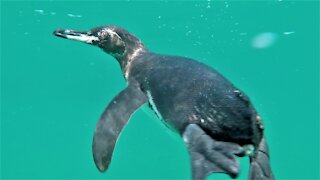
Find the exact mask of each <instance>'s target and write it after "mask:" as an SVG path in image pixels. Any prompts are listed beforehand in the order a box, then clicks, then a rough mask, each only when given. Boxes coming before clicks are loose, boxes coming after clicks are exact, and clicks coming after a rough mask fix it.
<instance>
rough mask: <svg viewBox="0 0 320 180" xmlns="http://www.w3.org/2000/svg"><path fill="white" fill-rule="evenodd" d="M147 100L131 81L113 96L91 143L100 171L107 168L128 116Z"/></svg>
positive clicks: (137, 86)
mask: <svg viewBox="0 0 320 180" xmlns="http://www.w3.org/2000/svg"><path fill="white" fill-rule="evenodd" d="M147 100H148V98H147V96H146V95H145V94H144V93H143V92H142V91H141V89H140V87H139V85H138V84H134V83H131V84H129V86H128V87H127V88H126V89H124V90H123V91H121V92H120V93H119V94H118V95H117V96H116V97H114V98H113V100H112V101H111V102H110V104H109V105H108V107H107V108H106V109H105V110H104V112H103V113H102V115H101V117H100V120H99V122H98V123H97V126H96V129H95V132H94V137H93V144H92V149H93V157H94V162H95V164H96V166H97V168H98V169H99V170H100V171H101V172H103V171H105V170H106V169H107V168H108V166H109V164H110V161H111V158H112V153H113V149H114V147H115V144H116V142H117V140H118V137H119V135H120V133H121V131H122V129H123V127H124V126H125V125H126V124H127V122H128V120H129V118H130V116H131V115H132V113H134V112H135V111H136V110H137V109H138V108H139V107H140V106H141V105H143V104H144V103H146V102H147Z"/></svg>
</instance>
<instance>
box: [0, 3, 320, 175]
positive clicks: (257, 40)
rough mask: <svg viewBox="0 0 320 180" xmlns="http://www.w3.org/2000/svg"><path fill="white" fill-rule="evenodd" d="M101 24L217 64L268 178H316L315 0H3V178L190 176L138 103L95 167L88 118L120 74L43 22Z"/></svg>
mask: <svg viewBox="0 0 320 180" xmlns="http://www.w3.org/2000/svg"><path fill="white" fill-rule="evenodd" d="M105 24H115V25H119V26H122V27H124V28H126V29H128V30H129V31H130V32H132V33H134V34H135V35H137V36H138V37H139V38H141V39H142V40H143V42H144V43H145V44H146V46H147V47H148V48H149V49H150V50H152V51H155V52H158V53H165V54H174V55H181V56H187V57H191V58H194V59H197V60H198V61H201V62H203V63H206V64H208V65H209V66H212V67H214V68H215V69H216V70H218V71H219V72H221V73H222V74H223V75H225V76H226V77H227V78H229V79H230V80H231V81H232V82H233V83H234V84H235V85H236V86H237V87H239V88H240V89H242V90H243V91H245V92H246V93H247V94H248V96H249V97H250V98H251V99H252V101H253V103H254V104H255V106H256V108H257V109H258V111H259V113H260V114H261V116H262V118H263V119H264V122H265V125H266V131H265V132H266V136H267V140H268V142H269V145H270V151H271V164H272V168H273V171H274V173H275V176H276V178H277V179H319V2H318V1H307V2H306V1H304V2H303V1H286V0H283V1H260V2H258V1H228V2H225V1H213V0H212V1H201V2H200V1H199V2H196V1H192V2H190V1H189V2H182V1H180V2H165V1H162V2H148V1H139V2H127V1H126V2H115V1H109V2H102V1H90V2H89V1H88V2H85V1H68V2H63V1H49V2H45V1H43V2H36V1H11V2H10V1H2V2H1V179H27V178H30V179H36V178H37V179H80V178H81V179H97V178H98V179H190V165H189V156H188V154H187V151H186V149H185V146H184V144H183V142H182V140H181V139H180V137H179V136H177V135H176V134H174V133H173V132H171V131H170V130H167V129H166V127H165V126H164V125H162V124H161V121H159V120H158V119H157V118H156V116H155V115H154V113H153V112H151V111H150V110H149V109H148V108H147V106H144V107H143V108H141V109H140V110H138V111H137V112H136V113H135V114H134V116H133V117H132V118H131V121H130V122H129V124H128V126H127V127H126V128H125V130H124V131H123V133H122V135H121V138H120V139H119V141H118V144H117V147H116V150H115V153H114V158H113V161H112V163H111V166H110V169H109V170H108V171H107V172H106V173H103V174H102V173H99V172H98V170H97V169H96V167H95V165H94V163H93V159H92V153H91V140H92V136H93V131H94V128H95V125H96V121H97V120H98V118H99V116H100V113H101V112H102V111H103V109H104V108H105V106H106V105H107V104H108V102H109V101H110V100H111V99H112V98H113V97H114V96H115V95H116V94H117V93H118V92H119V91H120V90H122V89H123V88H124V87H125V86H126V83H125V81H124V79H123V77H122V75H121V72H120V68H119V66H118V64H117V62H116V61H115V60H114V59H113V58H112V57H111V56H108V55H107V54H104V53H103V52H102V51H100V50H99V49H97V48H94V47H90V46H88V45H85V44H81V43H78V42H73V41H67V40H64V39H61V38H57V37H54V36H53V35H52V31H53V30H54V29H56V28H73V29H84V30H86V29H90V28H92V27H95V26H100V25H105ZM240 162H241V165H242V171H241V174H240V177H239V178H241V179H246V177H247V174H248V169H249V167H248V159H247V158H243V159H241V160H240ZM208 179H228V177H227V176H226V175H221V174H220V175H211V176H210V177H209V178H208Z"/></svg>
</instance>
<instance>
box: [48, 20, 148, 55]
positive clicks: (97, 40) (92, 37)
mask: <svg viewBox="0 0 320 180" xmlns="http://www.w3.org/2000/svg"><path fill="white" fill-rule="evenodd" d="M53 34H54V35H56V36H59V37H62V38H66V39H71V40H76V41H81V42H84V43H87V44H91V45H94V46H97V47H99V48H101V49H102V50H103V51H104V52H106V53H108V54H110V55H112V56H114V57H116V58H119V57H120V58H121V57H125V56H130V54H131V53H133V52H134V50H136V49H142V48H144V45H143V43H142V42H141V41H140V40H139V39H138V38H136V37H135V36H134V35H132V34H130V33H129V32H128V31H126V30H125V29H122V28H120V27H117V26H100V27H96V28H93V29H91V30H89V31H77V30H71V29H58V30H55V31H54V32H53Z"/></svg>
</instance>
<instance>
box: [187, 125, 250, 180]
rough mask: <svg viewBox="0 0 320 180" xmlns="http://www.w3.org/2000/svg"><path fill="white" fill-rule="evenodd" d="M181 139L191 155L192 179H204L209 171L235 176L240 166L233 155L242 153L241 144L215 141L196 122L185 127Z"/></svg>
mask: <svg viewBox="0 0 320 180" xmlns="http://www.w3.org/2000/svg"><path fill="white" fill-rule="evenodd" d="M183 140H184V142H185V143H186V145H187V148H188V151H189V154H190V156H191V161H192V163H191V167H192V179H193V180H204V179H205V178H206V176H207V175H209V174H210V173H226V174H228V175H229V176H231V177H232V178H235V177H237V175H238V173H239V171H240V167H239V162H238V160H237V159H236V156H235V155H243V153H244V150H243V148H242V147H241V146H239V145H238V144H235V143H231V142H222V141H216V140H214V139H213V138H212V137H211V136H209V135H207V134H206V133H205V132H204V131H203V130H202V129H201V128H200V127H199V126H198V125H196V124H189V125H188V126H187V127H186V129H185V131H184V133H183Z"/></svg>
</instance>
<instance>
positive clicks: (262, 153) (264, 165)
mask: <svg viewBox="0 0 320 180" xmlns="http://www.w3.org/2000/svg"><path fill="white" fill-rule="evenodd" d="M249 179H250V180H273V179H274V176H273V173H272V170H271V166H270V155H269V149H268V145H267V142H266V140H265V138H262V140H261V142H260V144H259V146H258V149H257V150H256V152H255V154H254V155H253V156H251V157H250V171H249Z"/></svg>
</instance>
